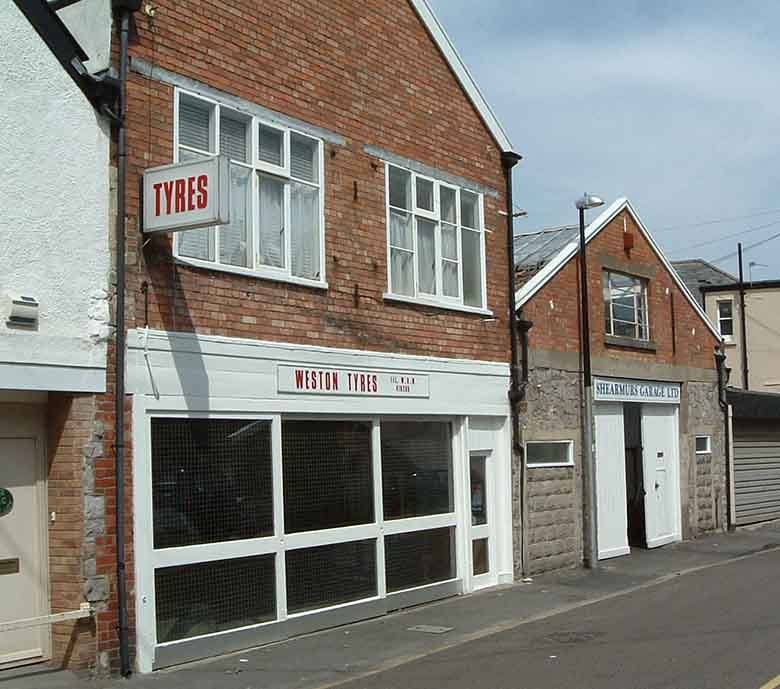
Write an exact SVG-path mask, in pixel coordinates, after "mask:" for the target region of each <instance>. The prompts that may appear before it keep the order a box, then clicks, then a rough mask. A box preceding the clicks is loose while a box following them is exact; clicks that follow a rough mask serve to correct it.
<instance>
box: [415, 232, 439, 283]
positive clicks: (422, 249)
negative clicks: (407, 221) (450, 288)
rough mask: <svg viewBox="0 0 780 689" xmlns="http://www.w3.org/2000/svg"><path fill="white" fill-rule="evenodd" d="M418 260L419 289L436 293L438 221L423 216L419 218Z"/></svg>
mask: <svg viewBox="0 0 780 689" xmlns="http://www.w3.org/2000/svg"><path fill="white" fill-rule="evenodd" d="M417 261H418V268H417V270H418V275H419V280H420V284H419V285H418V289H419V291H420V292H424V293H425V294H436V223H434V222H430V221H429V220H423V219H422V218H417Z"/></svg>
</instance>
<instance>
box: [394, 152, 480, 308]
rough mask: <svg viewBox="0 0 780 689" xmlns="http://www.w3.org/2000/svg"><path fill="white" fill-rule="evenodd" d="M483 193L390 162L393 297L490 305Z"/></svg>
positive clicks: (467, 305)
mask: <svg viewBox="0 0 780 689" xmlns="http://www.w3.org/2000/svg"><path fill="white" fill-rule="evenodd" d="M482 206H483V202H482V197H481V195H479V194H476V193H474V192H471V191H467V190H466V189H461V188H459V187H455V186H451V185H448V184H445V183H443V182H439V181H436V180H433V179H429V178H427V177H423V176H421V175H417V174H415V173H413V172H411V171H409V170H406V169H404V168H400V167H397V166H395V165H388V166H387V225H388V228H387V241H388V265H389V270H388V273H389V275H388V282H389V294H390V296H396V297H403V298H411V299H418V300H421V301H426V302H433V303H436V304H439V305H441V306H452V305H454V306H461V307H469V308H474V309H484V308H485V274H484V268H483V261H484V256H483V254H484V221H483V210H482Z"/></svg>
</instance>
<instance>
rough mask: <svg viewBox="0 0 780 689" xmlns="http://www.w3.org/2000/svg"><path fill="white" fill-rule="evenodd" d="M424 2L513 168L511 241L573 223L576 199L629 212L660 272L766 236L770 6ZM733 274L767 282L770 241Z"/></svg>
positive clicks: (773, 204)
mask: <svg viewBox="0 0 780 689" xmlns="http://www.w3.org/2000/svg"><path fill="white" fill-rule="evenodd" d="M429 2H430V4H431V6H432V7H433V8H434V10H435V12H436V14H437V15H438V17H439V19H440V20H441V22H442V23H443V25H444V27H445V28H446V30H447V32H448V33H449V35H450V37H451V38H452V40H453V42H454V43H455V46H456V47H457V49H458V51H459V52H460V54H461V56H462V57H463V59H464V61H465V62H466V64H467V65H468V67H469V69H470V70H471V72H472V74H473V75H474V76H475V78H476V80H477V82H478V83H479V85H480V88H481V89H482V91H483V92H484V94H485V96H486V97H487V99H488V101H489V102H490V103H491V105H492V107H493V108H494V110H495V111H496V112H497V114H498V116H499V119H500V120H501V122H502V123H503V125H504V127H505V128H506V130H507V131H508V133H509V135H510V137H511V138H512V141H513V143H514V145H515V147H516V149H517V150H518V151H519V152H520V153H521V154H522V155H523V156H524V158H525V159H524V161H523V162H522V163H521V167H520V169H519V170H518V173H517V175H516V187H515V194H516V199H517V201H516V204H517V205H518V206H519V207H522V208H524V209H525V210H527V211H528V213H529V216H528V218H526V219H524V220H520V221H518V223H517V225H516V231H519V232H531V231H534V230H536V229H540V228H542V227H548V226H552V225H560V224H566V223H573V222H575V221H576V211H575V209H574V206H573V203H574V199H575V198H576V197H577V196H579V195H581V194H582V192H583V191H586V190H587V191H589V192H592V193H597V194H599V195H601V196H602V197H603V198H604V199H605V200H606V201H607V202H610V201H612V200H614V199H615V198H617V197H619V196H627V197H628V198H630V199H631V201H632V203H633V204H634V205H635V207H636V208H637V211H638V212H639V214H640V216H641V217H642V219H643V220H644V222H645V224H646V225H647V226H648V228H649V229H650V231H651V232H652V233H653V234H654V236H655V237H656V239H657V240H658V241H659V243H660V244H661V246H662V247H663V249H664V250H665V251H666V252H667V255H668V256H669V257H670V258H672V259H677V258H688V257H701V258H705V259H720V258H721V257H723V256H725V255H727V254H730V253H735V252H736V242H737V241H740V240H741V241H742V242H743V244H744V245H745V246H750V245H751V244H753V243H755V242H760V241H761V240H764V239H767V238H769V237H771V236H772V235H774V234H780V194H778V190H780V89H779V88H778V86H777V83H778V82H777V79H778V77H777V75H778V74H780V42H778V41H777V40H776V37H777V27H778V26H779V25H780V3H777V2H771V0H764V1H763V2H759V1H757V0H743V1H742V2H740V1H739V0H731V2H726V1H724V0H708V1H707V2H700V1H698V0H688V1H687V2H683V1H681V0H674V1H672V0H603V1H601V2H593V1H591V2H588V1H587V0H582V1H581V2H574V1H570V2H565V1H564V0H479V2H477V1H476V0H429ZM748 216H749V217H748ZM721 220H725V221H723V222H720V221H721ZM711 221H719V222H711ZM737 234H741V237H737V236H734V235H737ZM748 261H755V262H758V263H761V264H766V265H767V266H768V267H761V266H759V265H756V266H754V267H753V269H752V272H753V278H754V279H756V280H759V279H775V278H780V237H778V238H777V239H775V240H773V241H769V242H767V243H765V244H762V245H761V246H758V247H756V248H754V249H748V250H747V251H746V254H745V266H746V273H747V263H748ZM718 265H719V266H720V267H721V268H725V269H726V270H729V271H732V272H733V271H736V259H734V258H730V259H725V260H722V261H720V262H719V263H718Z"/></svg>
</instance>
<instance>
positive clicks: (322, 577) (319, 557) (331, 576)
mask: <svg viewBox="0 0 780 689" xmlns="http://www.w3.org/2000/svg"><path fill="white" fill-rule="evenodd" d="M285 558H286V563H287V609H288V610H289V611H290V612H291V613H296V612H303V611H304V610H314V609H317V608H326V607H329V606H332V605H339V604H340V603H347V602H349V601H355V600H361V599H363V598H373V597H374V596H376V595H377V589H376V541H374V540H373V539H372V540H367V541H355V542H352V543H339V544H337V545H324V546H320V547H317V548H304V549H302V550H290V551H288V552H287V553H286V554H285Z"/></svg>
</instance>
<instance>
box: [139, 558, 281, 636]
mask: <svg viewBox="0 0 780 689" xmlns="http://www.w3.org/2000/svg"><path fill="white" fill-rule="evenodd" d="M274 557H275V556H274V555H258V556H255V557H243V558H238V559H233V560H219V561H216V562H204V563H199V564H196V565H181V566H178V567H165V568H163V569H157V570H155V572H154V591H155V610H156V617H157V642H158V643H165V642H166V641H176V640H177V639H186V638H189V637H193V636H202V635H203V634H214V633H216V632H221V631H224V630H227V629H237V628H239V627H248V626H250V625H254V624H260V623H261V622H268V621H270V620H274V619H276V584H275V579H276V572H275V568H274Z"/></svg>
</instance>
